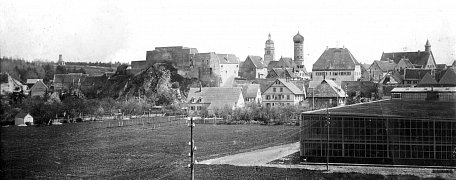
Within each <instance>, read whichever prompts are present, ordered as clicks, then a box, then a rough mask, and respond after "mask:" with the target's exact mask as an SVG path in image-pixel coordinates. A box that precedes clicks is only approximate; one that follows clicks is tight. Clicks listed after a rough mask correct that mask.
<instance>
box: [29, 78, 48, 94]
mask: <svg viewBox="0 0 456 180" xmlns="http://www.w3.org/2000/svg"><path fill="white" fill-rule="evenodd" d="M47 91H48V87H47V86H46V85H45V84H44V83H43V81H37V82H36V83H35V84H34V85H33V86H32V88H30V92H29V94H30V96H31V97H34V96H40V97H44V95H45V94H46V93H47Z"/></svg>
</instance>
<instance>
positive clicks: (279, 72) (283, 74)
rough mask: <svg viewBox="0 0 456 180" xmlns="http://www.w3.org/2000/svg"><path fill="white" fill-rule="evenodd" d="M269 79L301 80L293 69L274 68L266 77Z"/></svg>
mask: <svg viewBox="0 0 456 180" xmlns="http://www.w3.org/2000/svg"><path fill="white" fill-rule="evenodd" d="M266 78H268V79H271V78H272V79H277V78H280V79H290V80H299V79H301V78H300V77H299V76H297V75H296V74H295V73H294V72H293V69H292V68H272V69H271V70H270V71H269V72H268V76H266Z"/></svg>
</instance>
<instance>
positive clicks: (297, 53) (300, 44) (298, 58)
mask: <svg viewBox="0 0 456 180" xmlns="http://www.w3.org/2000/svg"><path fill="white" fill-rule="evenodd" d="M293 42H294V58H293V60H294V62H295V64H296V65H297V67H298V69H297V70H298V71H300V72H305V73H307V71H306V67H305V66H304V37H303V36H302V35H301V34H299V31H298V34H296V35H295V36H294V37H293ZM301 76H302V75H301Z"/></svg>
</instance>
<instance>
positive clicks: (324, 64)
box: [312, 48, 359, 71]
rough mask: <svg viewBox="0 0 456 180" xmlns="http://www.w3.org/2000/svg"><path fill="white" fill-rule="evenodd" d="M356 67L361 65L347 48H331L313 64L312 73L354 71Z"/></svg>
mask: <svg viewBox="0 0 456 180" xmlns="http://www.w3.org/2000/svg"><path fill="white" fill-rule="evenodd" d="M355 65H359V63H358V61H357V60H356V59H355V57H354V56H353V55H352V54H351V53H350V51H349V50H348V49H347V48H329V49H326V50H325V51H324V52H323V54H322V55H321V56H320V58H318V60H317V61H316V62H315V63H314V64H313V67H312V71H315V70H353V69H355Z"/></svg>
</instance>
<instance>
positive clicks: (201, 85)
mask: <svg viewBox="0 0 456 180" xmlns="http://www.w3.org/2000/svg"><path fill="white" fill-rule="evenodd" d="M201 89H203V84H202V83H201V82H200V91H199V92H201Z"/></svg>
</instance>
